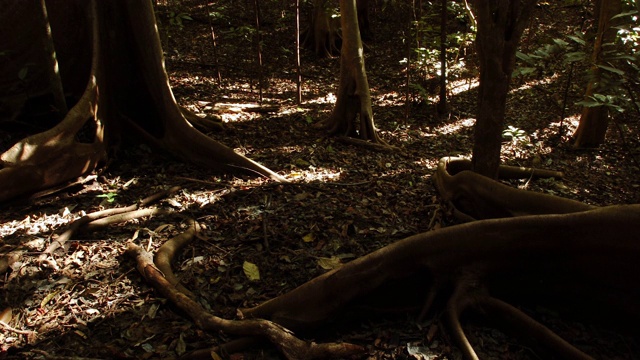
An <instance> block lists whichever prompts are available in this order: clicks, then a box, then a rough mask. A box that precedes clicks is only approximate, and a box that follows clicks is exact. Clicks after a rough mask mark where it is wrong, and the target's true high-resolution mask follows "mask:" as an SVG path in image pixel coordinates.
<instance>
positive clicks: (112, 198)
mask: <svg viewBox="0 0 640 360" xmlns="http://www.w3.org/2000/svg"><path fill="white" fill-rule="evenodd" d="M116 196H118V194H116V193H113V192H109V193H106V194H100V195H96V197H97V198H104V199H105V201H106V202H108V203H109V204H111V203H113V202H114V201H116Z"/></svg>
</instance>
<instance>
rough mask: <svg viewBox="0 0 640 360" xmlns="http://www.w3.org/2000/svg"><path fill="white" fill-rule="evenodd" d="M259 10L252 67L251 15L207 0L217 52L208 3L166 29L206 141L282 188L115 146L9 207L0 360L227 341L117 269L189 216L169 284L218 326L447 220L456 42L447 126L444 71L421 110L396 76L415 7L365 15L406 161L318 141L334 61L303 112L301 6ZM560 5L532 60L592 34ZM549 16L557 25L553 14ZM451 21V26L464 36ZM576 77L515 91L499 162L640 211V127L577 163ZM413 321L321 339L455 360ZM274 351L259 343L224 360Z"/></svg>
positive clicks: (344, 328)
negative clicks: (70, 179)
mask: <svg viewBox="0 0 640 360" xmlns="http://www.w3.org/2000/svg"><path fill="white" fill-rule="evenodd" d="M266 3H268V4H270V5H269V6H266V5H263V6H262V8H261V9H260V10H261V13H262V22H261V29H262V31H263V33H262V41H263V42H262V46H261V49H262V62H263V66H262V68H260V67H259V66H258V65H257V46H256V41H255V36H254V33H252V32H251V31H250V28H251V27H252V26H254V24H255V22H254V20H253V19H254V8H253V4H249V2H238V1H230V0H226V1H216V2H214V4H215V5H212V8H211V11H217V12H219V13H220V16H217V17H216V18H215V19H214V21H213V26H214V30H215V32H216V36H217V39H216V45H217V48H216V49H215V52H214V47H213V43H212V40H211V28H210V24H209V21H208V20H207V15H206V14H207V9H205V8H203V4H204V3H200V2H197V1H183V2H181V4H180V5H176V4H170V5H164V6H160V7H159V8H158V18H159V19H160V20H161V25H160V34H161V38H162V40H163V45H164V48H165V53H166V63H167V69H168V71H169V74H170V78H171V84H172V86H173V89H174V93H175V96H176V98H177V100H178V102H179V103H180V104H181V105H183V106H185V107H187V108H188V109H190V110H191V111H193V112H195V113H196V114H199V115H201V116H209V117H216V118H219V119H222V121H223V123H224V130H222V131H219V132H213V133H211V134H210V135H211V136H212V137H213V138H215V139H217V140H219V141H221V142H222V143H224V144H227V145H229V146H231V147H233V148H234V149H235V150H236V151H238V152H239V153H242V154H244V155H246V156H248V157H250V158H252V159H254V160H257V161H259V162H260V163H262V164H264V165H265V166H267V167H269V168H270V169H272V170H274V171H276V172H278V173H279V174H281V175H282V176H284V177H286V178H287V179H288V180H290V181H291V183H288V184H279V183H273V182H270V181H267V180H263V179H254V178H249V177H246V178H245V177H234V176H230V175H219V174H214V173H211V172H210V171H208V170H207V169H201V168H197V167H194V166H191V165H189V164H185V163H182V162H178V161H174V160H169V159H167V158H164V157H161V156H160V155H157V154H154V153H152V152H151V151H150V150H149V149H148V148H146V147H145V146H135V147H132V148H128V149H124V150H122V151H121V152H119V154H118V155H117V159H115V161H114V162H113V163H112V164H111V165H110V166H109V167H108V168H107V169H106V170H105V171H104V172H103V173H101V174H100V176H99V177H97V179H96V180H95V181H92V182H88V183H86V184H85V185H81V186H76V187H73V188H69V189H66V190H64V191H63V192H60V193H57V194H54V195H51V196H48V197H45V198H41V199H37V200H23V201H18V202H14V203H12V204H9V205H7V206H4V207H3V208H2V211H1V212H0V237H1V238H2V240H0V244H1V245H2V250H3V253H4V252H8V251H10V250H13V249H15V248H16V247H18V246H19V247H20V248H22V249H24V250H25V251H27V253H26V254H25V255H24V256H23V257H22V259H21V260H20V261H19V262H17V263H15V264H13V266H12V267H11V270H10V271H9V272H8V273H7V274H5V275H4V276H3V278H2V279H1V280H0V284H1V285H2V289H3V292H2V297H1V298H0V311H3V310H7V309H9V308H10V309H12V316H10V317H3V316H6V315H2V314H1V313H0V320H3V321H5V322H7V323H8V325H10V326H11V327H12V328H13V329H14V330H20V332H15V331H13V330H10V329H8V328H6V327H4V328H3V327H0V329H2V331H0V346H1V347H0V358H80V357H82V358H140V359H148V358H173V357H176V356H178V355H182V354H184V353H185V352H187V351H190V350H194V349H201V348H207V347H211V346H215V345H218V344H223V343H225V342H227V341H229V340H231V338H230V337H228V336H227V335H225V334H221V333H216V334H208V333H205V332H203V331H201V330H199V329H197V328H196V327H195V326H194V325H193V323H192V322H191V321H190V320H189V319H186V318H184V317H182V316H181V315H180V314H178V313H176V312H175V311H174V309H173V308H172V306H171V304H169V303H167V302H166V301H165V300H164V299H162V298H159V297H158V296H157V295H156V293H155V292H154V291H153V290H152V289H151V288H150V287H149V286H147V285H146V284H145V283H144V281H143V280H142V279H141V277H140V275H139V274H138V273H137V271H136V270H135V268H134V264H133V262H132V261H131V260H130V259H128V258H126V257H125V256H124V255H123V252H124V248H125V246H126V243H127V242H129V241H134V242H135V243H137V244H140V245H142V246H144V247H146V248H148V249H149V250H152V251H153V250H155V249H157V248H158V247H159V246H160V245H162V244H163V243H164V242H165V241H166V240H167V239H169V238H171V237H173V236H175V235H177V234H179V233H180V232H181V231H184V229H185V228H186V224H187V221H186V218H187V217H190V218H194V219H197V221H198V222H199V223H200V224H201V225H202V226H203V228H204V229H203V231H202V233H201V234H200V236H199V237H198V238H197V239H196V240H195V241H194V242H193V243H192V244H191V245H189V246H188V247H187V248H186V250H184V251H183V253H182V254H181V255H180V256H179V258H178V259H177V262H176V263H175V269H176V272H177V273H178V275H179V276H180V277H181V279H182V281H183V283H184V284H185V286H186V287H187V288H189V289H190V290H191V291H193V292H194V293H196V294H197V295H198V296H199V302H200V303H201V304H202V305H203V306H205V308H207V309H210V311H211V312H212V313H215V314H216V315H219V316H221V317H224V318H229V319H232V318H235V317H236V309H237V308H239V307H248V306H252V305H255V304H257V303H260V302H262V301H264V300H267V299H270V298H272V297H275V296H277V295H279V294H282V293H284V292H286V291H288V290H290V289H292V288H294V287H295V286H297V285H299V284H302V283H304V282H305V281H308V280H309V279H311V278H313V277H314V276H317V275H319V274H322V273H324V272H325V271H327V269H329V268H331V267H332V266H339V264H340V263H344V262H347V261H349V260H352V259H354V258H356V257H358V256H361V255H363V254H366V253H368V252H371V251H373V250H375V249H378V248H380V247H382V246H384V245H386V244H389V243H391V242H394V241H397V240H399V239H402V238H404V237H406V236H409V235H412V234H416V233H419V232H425V231H429V230H432V229H436V228H439V227H442V226H447V225H448V224H449V223H450V220H449V218H448V216H447V215H448V214H447V213H446V211H445V210H444V209H445V208H444V207H443V206H441V205H442V204H441V203H440V201H439V199H438V196H437V193H436V191H435V189H434V187H433V185H432V182H431V175H432V174H433V171H434V168H435V166H436V164H437V161H438V159H439V158H441V157H443V156H451V155H460V156H470V149H471V141H472V132H473V125H474V119H473V114H474V112H475V101H476V92H475V88H476V86H477V80H476V77H475V74H476V71H475V70H474V67H475V65H474V59H473V46H472V45H471V44H466V45H464V44H463V45H461V46H460V48H459V51H456V53H457V54H459V58H458V59H457V61H458V62H455V63H454V61H453V57H452V60H451V65H450V66H452V68H451V74H452V80H451V82H450V86H449V87H450V88H449V93H450V98H449V106H450V112H449V113H448V114H446V115H441V116H438V115H437V114H436V112H435V106H434V104H435V101H436V100H437V97H436V96H437V91H435V90H434V87H433V86H432V85H430V84H431V83H433V82H434V81H433V80H431V78H430V77H431V76H432V75H430V74H431V73H432V72H433V71H435V70H433V69H432V68H431V70H430V68H429V67H428V66H427V65H425V66H424V67H418V65H417V64H413V68H412V69H411V76H412V79H411V81H412V82H413V83H420V84H421V86H422V88H423V89H426V90H427V91H428V93H427V94H426V95H427V96H428V97H425V96H423V95H424V94H422V95H421V94H419V92H418V91H416V90H415V89H416V87H412V89H413V90H411V91H407V87H406V76H407V74H406V64H404V63H402V62H401V61H402V60H403V59H404V58H405V57H406V54H407V52H408V50H407V48H406V46H405V45H403V41H402V40H403V39H404V34H405V33H406V31H407V29H406V26H405V25H404V23H405V21H404V20H403V21H398V20H399V19H407V18H409V17H410V16H412V15H411V9H409V8H407V6H408V5H401V4H400V3H399V2H398V3H396V5H391V2H389V5H388V6H387V7H386V8H384V9H383V5H382V3H383V2H372V3H373V4H374V8H373V9H372V13H371V18H372V23H373V24H372V25H373V27H372V28H373V33H374V36H373V39H372V40H370V41H369V42H368V43H367V57H366V61H367V63H366V67H367V71H368V76H369V83H370V86H371V91H372V96H373V106H374V114H375V122H376V125H377V126H378V128H379V129H380V134H381V136H382V138H384V139H385V140H386V141H387V142H388V143H390V144H392V145H394V146H396V147H399V148H401V149H402V151H378V150H375V149H371V148H368V147H363V146H356V145H352V144H348V143H345V142H343V141H340V140H339V139H336V138H330V137H326V136H325V135H324V134H323V133H322V132H321V131H319V130H317V129H315V128H314V126H313V125H314V123H316V122H318V121H319V120H321V119H323V118H324V117H326V116H328V113H329V112H330V110H331V108H332V102H333V100H334V99H333V95H332V94H333V93H334V92H335V91H336V89H337V81H338V80H337V79H338V71H339V63H338V59H337V58H329V59H317V58H315V56H314V55H313V54H312V53H310V52H307V51H304V52H303V53H302V73H303V76H304V84H303V103H302V104H301V105H298V104H296V101H295V98H296V96H295V91H296V84H295V78H296V67H295V52H294V50H295V34H294V30H293V29H294V27H293V26H294V24H295V19H294V18H293V17H292V14H295V12H294V9H293V8H292V5H291V4H289V2H284V1H283V2H277V1H269V2H266ZM554 6H555V5H545V7H540V8H538V9H537V10H536V14H535V17H534V21H533V22H532V24H534V25H537V26H536V28H538V29H540V30H541V31H536V32H528V33H527V34H526V35H525V37H524V44H523V47H524V48H525V49H533V48H536V47H538V46H540V44H543V43H544V42H545V41H547V40H548V39H550V38H553V37H555V36H560V35H562V34H563V33H567V32H572V31H573V30H574V29H581V28H583V27H586V26H588V24H586V25H584V24H583V23H582V21H581V16H582V13H581V12H580V11H581V9H580V8H579V7H571V8H561V7H557V8H554ZM424 11H425V12H427V11H432V12H434V14H435V13H437V11H438V10H436V9H431V10H424ZM559 12H565V14H564V15H566V16H557V14H558V13H559ZM180 13H185V14H188V15H189V17H190V18H191V19H192V20H188V19H183V21H182V26H180V25H177V24H172V23H171V21H170V18H171V16H172V14H173V18H174V19H175V14H180ZM454 21H458V20H452V23H453V22H454ZM174 22H175V21H174ZM451 26H452V31H454V30H459V29H458V28H459V26H462V25H461V23H460V24H458V23H456V24H455V25H454V24H452V25H451ZM454 28H455V29H454ZM412 41H415V39H413V40H412ZM435 46H436V45H434V47H435ZM463 62H464V63H463ZM216 64H217V65H216ZM429 66H433V64H431V65H429ZM217 68H219V69H220V74H221V77H222V82H221V83H218V81H217V76H216V70H217ZM568 71H569V70H568V68H566V67H563V66H562V64H561V60H558V61H557V63H553V64H552V65H550V66H549V67H548V68H547V69H546V70H545V71H544V72H543V73H541V74H536V75H535V76H530V77H527V78H517V79H514V84H513V87H512V88H513V90H512V92H511V95H510V97H509V100H508V109H507V113H508V114H507V122H508V125H510V126H513V127H515V128H517V129H522V130H524V135H523V136H521V137H519V138H517V139H514V140H511V141H506V140H505V143H504V147H503V160H504V162H505V163H508V164H518V165H523V166H536V167H544V168H550V169H554V170H560V171H563V172H564V174H565V177H564V178H563V179H547V180H538V181H529V180H528V179H525V180H522V181H516V182H513V183H512V185H513V186H518V187H521V188H527V189H530V190H533V191H543V192H547V193H551V194H555V195H558V196H564V197H568V198H572V199H577V200H581V201H584V202H587V203H590V204H595V205H609V204H626V203H637V202H639V201H640V181H639V180H638V178H639V177H638V175H639V174H640V169H639V167H638V163H637V159H638V158H640V140H639V136H638V134H639V129H638V120H637V119H638V114H634V113H625V114H623V115H616V118H615V123H616V124H617V126H613V125H612V126H611V128H610V131H609V134H608V136H607V142H606V144H605V145H603V146H601V147H600V148H598V149H592V150H574V149H572V147H571V141H570V138H569V136H570V135H571V133H572V132H573V130H574V129H575V127H576V126H577V121H578V119H579V111H580V109H579V107H577V106H575V105H573V104H574V103H575V102H577V101H579V100H580V99H581V96H582V92H583V89H584V85H585V84H584V81H583V78H582V77H581V76H579V75H576V74H574V75H573V76H574V81H573V83H572V85H571V87H570V88H569V90H568V101H567V104H566V106H567V109H566V111H565V114H566V117H565V118H564V119H563V120H562V122H561V113H562V111H561V105H562V99H563V94H564V91H565V88H566V84H567V76H568ZM579 71H580V70H579V69H574V72H576V73H578V72H579ZM576 79H577V80H576ZM260 88H262V94H263V101H262V107H260V104H259V94H260ZM431 90H433V93H430V92H429V91H431ZM407 98H409V101H407ZM261 109H262V110H261ZM265 109H266V110H268V111H266V110H265ZM561 124H562V128H561V127H560V126H561ZM619 129H620V130H621V131H618V130H619ZM175 185H180V186H182V190H180V191H179V192H177V193H176V194H175V195H172V196H171V197H169V198H167V199H166V200H164V201H163V202H162V203H161V205H162V206H163V207H165V208H167V209H169V210H171V211H172V212H171V213H170V214H165V215H160V216H155V217H152V218H144V219H143V220H136V221H129V222H127V223H124V224H121V225H113V226H109V227H107V228H105V229H103V230H100V231H97V232H94V233H81V234H77V235H76V237H74V239H73V241H71V242H68V243H67V246H66V247H65V249H64V250H65V251H63V252H62V251H59V252H58V253H56V254H55V257H54V258H53V260H54V261H55V264H56V265H57V267H52V266H49V267H44V266H41V265H39V264H38V262H37V261H36V260H37V259H38V256H39V255H40V253H41V251H43V249H44V248H46V246H47V245H48V244H49V243H50V242H51V241H52V235H53V234H54V233H55V232H56V231H59V230H60V229H64V228H65V227H67V226H68V225H69V224H70V223H71V222H72V221H73V220H74V219H77V218H79V217H81V216H82V215H83V214H85V213H90V212H93V211H97V210H99V209H103V208H110V207H117V206H128V205H130V204H134V203H136V201H138V200H139V199H142V198H144V197H146V196H149V195H151V194H153V193H156V192H158V191H160V190H162V189H166V188H168V187H171V186H175ZM108 200H112V202H109V201H108ZM245 262H250V263H253V264H255V265H257V268H258V269H259V271H260V279H259V280H257V281H250V280H249V279H248V277H247V275H246V274H245V272H244V271H243V264H245ZM420 291H421V289H414V288H405V289H401V291H398V292H397V293H395V294H391V295H393V296H391V297H393V298H397V299H399V300H402V299H403V298H407V299H409V298H411V297H412V294H414V293H416V292H420ZM526 310H527V311H530V312H532V313H534V314H535V316H536V317H538V318H539V319H541V321H543V322H545V324H547V325H548V326H550V327H551V328H552V329H554V330H555V331H557V332H558V333H559V334H561V335H562V336H564V337H565V338H567V339H568V340H569V341H570V342H573V343H575V344H576V345H577V346H580V347H582V348H583V349H585V350H587V351H589V352H591V353H592V354H594V357H595V358H603V359H604V358H609V359H632V358H638V357H640V348H639V344H638V342H637V340H634V339H631V338H629V337H626V336H624V335H622V334H618V333H616V332H611V331H609V330H607V329H603V328H600V327H594V326H592V325H590V324H588V323H582V322H576V321H572V320H568V319H564V318H563V317H562V316H561V314H557V313H554V312H552V311H551V310H549V309H539V308H532V309H526ZM418 311H419V309H413V310H408V311H404V309H403V311H397V312H393V313H392V314H389V313H387V312H385V313H380V312H375V311H363V310H360V311H358V312H357V314H358V315H359V316H357V317H356V316H353V317H351V316H349V317H347V319H348V321H347V320H345V321H341V322H339V323H337V324H333V325H329V326H328V327H327V328H326V329H323V332H322V333H320V334H315V335H314V336H316V340H327V341H347V342H353V343H358V344H362V345H364V346H367V347H368V348H369V349H370V354H369V355H368V358H370V359H408V358H411V359H445V358H447V359H457V358H459V356H460V354H459V352H458V351H457V350H456V349H455V348H453V347H452V345H451V343H450V341H449V339H448V338H447V337H446V336H445V335H444V332H443V331H441V330H442V329H441V325H440V322H439V319H438V318H437V316H436V317H434V318H431V319H428V320H427V321H424V322H422V323H418V322H416V320H415V316H416V314H417V312H418ZM4 314H7V311H5V312H4ZM468 332H469V334H470V338H471V340H472V341H473V342H474V344H476V346H477V347H478V349H479V354H480V356H481V357H482V358H496V359H538V358H545V356H544V355H541V354H537V353H536V352H535V351H534V350H533V349H531V348H529V347H528V346H526V345H523V343H521V342H519V341H517V340H515V339H513V338H510V337H507V336H506V335H504V334H502V333H500V332H498V331H497V330H494V329H492V328H490V327H485V326H484V325H483V322H482V321H474V322H472V323H470V325H469V328H468ZM279 356H280V355H279V354H278V353H277V352H275V351H274V350H273V349H271V348H270V347H268V346H266V347H264V348H262V349H248V350H247V351H246V352H242V353H238V354H232V355H231V356H230V358H232V359H269V358H278V357H279Z"/></svg>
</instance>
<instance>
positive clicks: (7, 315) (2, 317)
mask: <svg viewBox="0 0 640 360" xmlns="http://www.w3.org/2000/svg"><path fill="white" fill-rule="evenodd" d="M11 319H13V309H11V308H10V307H8V308H6V309H4V310H2V312H0V321H2V322H3V323H5V324H8V323H10V322H11Z"/></svg>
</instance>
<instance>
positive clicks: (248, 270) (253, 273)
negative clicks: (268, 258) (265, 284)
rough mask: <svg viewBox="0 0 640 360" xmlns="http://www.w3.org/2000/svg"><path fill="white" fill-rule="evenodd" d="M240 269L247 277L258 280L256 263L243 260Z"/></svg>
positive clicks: (258, 271) (258, 274) (258, 273)
mask: <svg viewBox="0 0 640 360" xmlns="http://www.w3.org/2000/svg"><path fill="white" fill-rule="evenodd" d="M242 270H243V271H244V274H245V275H246V276H247V279H249V280H251V281H258V280H260V269H258V265H256V264H254V263H250V262H248V261H245V262H244V263H243V264H242Z"/></svg>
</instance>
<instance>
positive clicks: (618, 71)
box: [598, 65, 624, 76]
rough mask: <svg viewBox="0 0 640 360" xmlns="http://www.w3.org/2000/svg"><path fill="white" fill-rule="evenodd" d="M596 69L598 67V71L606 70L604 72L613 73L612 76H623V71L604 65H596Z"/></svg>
mask: <svg viewBox="0 0 640 360" xmlns="http://www.w3.org/2000/svg"><path fill="white" fill-rule="evenodd" d="M598 67H599V68H600V69H603V70H606V71H610V72H612V73H614V74H618V75H620V76H624V71H622V70H620V69H616V68H614V67H611V66H606V65H598Z"/></svg>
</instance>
